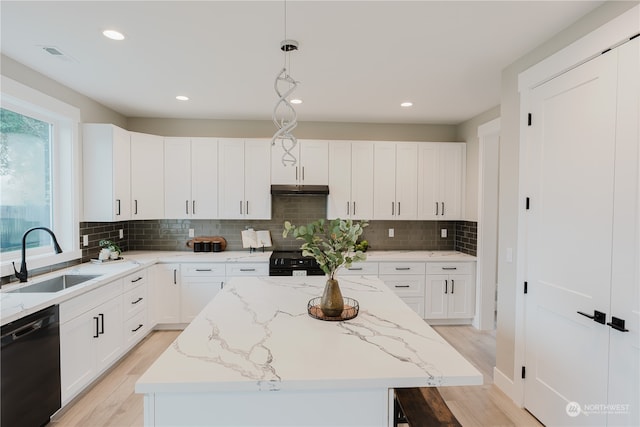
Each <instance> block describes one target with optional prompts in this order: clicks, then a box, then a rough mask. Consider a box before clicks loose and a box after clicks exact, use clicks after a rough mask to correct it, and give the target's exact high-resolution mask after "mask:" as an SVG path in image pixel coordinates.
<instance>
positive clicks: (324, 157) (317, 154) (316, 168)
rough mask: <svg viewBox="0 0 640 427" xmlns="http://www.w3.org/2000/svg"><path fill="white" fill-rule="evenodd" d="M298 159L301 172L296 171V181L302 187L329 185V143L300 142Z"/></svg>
mask: <svg viewBox="0 0 640 427" xmlns="http://www.w3.org/2000/svg"><path fill="white" fill-rule="evenodd" d="M300 159H301V160H302V161H301V163H302V170H298V174H299V175H298V178H299V179H298V181H299V182H300V184H304V185H327V184H328V183H329V143H328V142H327V141H316V140H307V139H305V140H301V141H300Z"/></svg>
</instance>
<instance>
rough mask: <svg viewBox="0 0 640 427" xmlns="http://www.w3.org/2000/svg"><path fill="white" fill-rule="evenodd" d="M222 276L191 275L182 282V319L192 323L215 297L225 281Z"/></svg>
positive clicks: (183, 321)
mask: <svg viewBox="0 0 640 427" xmlns="http://www.w3.org/2000/svg"><path fill="white" fill-rule="evenodd" d="M224 280H225V278H224V276H222V277H189V278H187V279H183V280H182V283H181V284H180V288H181V289H180V319H181V322H182V323H191V321H192V320H193V319H195V317H196V316H197V315H198V314H200V312H201V311H202V309H203V308H204V307H205V306H206V305H207V304H209V302H210V301H211V300H212V299H213V297H215V296H216V295H217V294H218V292H220V289H222V285H223V283H224Z"/></svg>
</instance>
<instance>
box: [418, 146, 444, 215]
mask: <svg viewBox="0 0 640 427" xmlns="http://www.w3.org/2000/svg"><path fill="white" fill-rule="evenodd" d="M438 147H439V144H437V143H431V142H423V143H421V144H420V146H419V147H418V164H419V167H418V218H419V219H439V217H440V215H441V211H442V208H441V206H440V204H441V201H440V199H439V196H440V191H439V189H440V178H439V171H438V164H439V153H440V151H439V149H438Z"/></svg>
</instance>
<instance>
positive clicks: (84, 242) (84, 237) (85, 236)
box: [82, 234, 89, 246]
mask: <svg viewBox="0 0 640 427" xmlns="http://www.w3.org/2000/svg"><path fill="white" fill-rule="evenodd" d="M82 246H89V235H88V234H83V235H82Z"/></svg>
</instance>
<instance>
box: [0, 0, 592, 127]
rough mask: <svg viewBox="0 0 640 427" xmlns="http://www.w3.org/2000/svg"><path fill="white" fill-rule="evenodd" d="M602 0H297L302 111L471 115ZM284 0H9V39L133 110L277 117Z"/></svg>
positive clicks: (291, 34)
mask: <svg viewBox="0 0 640 427" xmlns="http://www.w3.org/2000/svg"><path fill="white" fill-rule="evenodd" d="M602 3H603V2H602V1H534V2H525V1H496V2H486V1H467V2H462V1H407V2H401V1H291V0H289V1H287V3H286V7H287V25H286V31H287V37H288V38H292V39H295V40H297V41H298V42H299V43H300V50H299V51H297V52H294V53H293V54H292V65H291V67H290V71H291V75H292V76H293V77H294V78H295V79H296V80H299V81H300V83H301V84H300V87H299V88H298V90H297V91H296V92H295V97H298V98H301V99H303V101H304V103H303V104H302V105H300V106H297V107H296V110H297V111H298V119H299V120H300V121H340V122H347V121H349V122H384V123H434V124H436V123H441V124H457V123H460V122H462V121H465V120H467V119H469V118H471V117H473V116H475V115H477V114H479V113H481V112H484V111H486V110H488V109H490V108H492V107H494V106H496V105H498V104H499V103H500V85H501V81H500V79H501V70H502V69H503V68H504V67H506V66H508V65H509V64H511V63H512V62H514V61H515V60H517V59H518V58H520V57H521V56H522V55H524V54H526V53H527V52H529V51H530V50H532V49H533V48H535V47H536V46H538V45H540V44H541V43H543V42H545V41H546V40H548V39H549V38H551V37H552V36H553V35H555V34H556V33H558V32H559V31H561V30H562V29H564V28H566V27H567V26H569V25H570V24H571V23H573V22H575V21H576V20H578V19H579V18H580V17H582V16H584V15H585V14H587V13H588V12H590V11H591V10H593V9H595V8H596V7H597V6H599V5H600V4H602ZM284 4H285V3H284V2H283V1H278V2H274V1H251V2H250V1H224V2H223V1H194V2H189V1H159V2H158V1H139V2H132V1H127V2H125V1H122V2H115V1H103V2H99V1H92V2H89V1H80V2H78V1H71V2H57V1H44V2H33V1H5V0H2V2H1V3H0V15H1V26H2V29H1V39H2V40H1V41H2V45H1V50H2V53H3V54H5V55H7V56H9V57H10V58H13V59H14V60H16V61H18V62H20V63H22V64H25V65H26V66H28V67H30V68H32V69H34V70H36V71H38V72H40V73H42V74H44V75H46V76H48V77H50V78H52V79H54V80H56V81H58V82H60V83H62V84H64V85H66V86H68V87H70V88H72V89H75V90H76V91H78V92H80V93H83V94H85V95H87V96H89V97H90V98H93V99H95V100H97V101H98V102H100V103H102V104H104V105H106V106H108V107H110V108H112V109H113V110H115V111H118V112H119V113H121V114H123V115H125V116H127V117H160V118H162V117H173V118H215V119H249V120H268V119H270V118H271V111H272V109H273V106H274V105H275V102H276V100H277V98H276V94H275V92H274V90H273V83H274V79H275V76H276V74H277V73H278V71H280V69H281V67H282V65H283V61H284V54H283V53H282V52H281V51H280V49H279V46H280V41H281V40H283V39H284V31H285V25H284ZM107 28H113V29H117V30H119V31H121V32H122V33H124V34H125V36H126V39H125V40H124V41H121V42H115V41H112V40H109V39H106V38H105V37H104V36H102V34H101V33H102V31H103V30H104V29H107ZM42 46H54V47H56V48H57V49H59V50H60V51H62V52H63V53H64V54H65V55H66V56H65V58H63V59H62V58H60V57H55V56H51V55H49V54H48V53H46V52H45V51H44V50H43V49H42ZM179 94H183V95H187V96H189V97H190V98H191V100H190V101H188V102H179V101H176V100H175V96H176V95H179ZM405 100H410V101H413V103H414V106H413V107H412V108H409V109H406V108H400V106H399V104H400V102H402V101H405Z"/></svg>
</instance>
